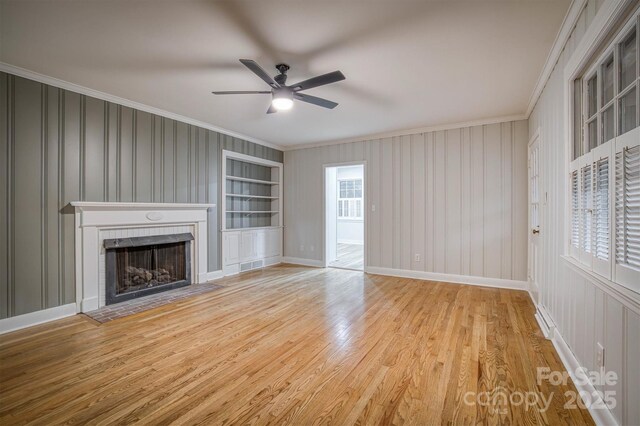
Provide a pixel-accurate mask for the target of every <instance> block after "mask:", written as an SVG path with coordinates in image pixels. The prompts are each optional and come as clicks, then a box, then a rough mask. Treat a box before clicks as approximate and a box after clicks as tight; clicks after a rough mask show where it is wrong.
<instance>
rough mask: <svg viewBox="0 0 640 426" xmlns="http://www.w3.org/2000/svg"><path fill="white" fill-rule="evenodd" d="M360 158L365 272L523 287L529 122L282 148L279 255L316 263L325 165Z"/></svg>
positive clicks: (319, 252)
mask: <svg viewBox="0 0 640 426" xmlns="http://www.w3.org/2000/svg"><path fill="white" fill-rule="evenodd" d="M363 160H364V161H366V163H367V166H366V169H365V173H366V175H365V187H366V195H367V216H366V219H367V220H366V224H365V226H366V230H365V232H367V241H366V247H365V250H366V253H367V265H366V266H373V267H382V268H393V269H404V270H412V271H423V272H437V273H446V274H455V275H470V276H478V277H487V278H501V279H510V280H520V281H524V280H526V273H527V121H526V120H521V121H513V122H507V123H499V124H490V125H485V126H474V127H466V128H461V129H452V130H444V131H437V132H427V133H418V134H413V135H407V136H399V137H393V138H385V139H376V140H367V141H362V142H351V143H344V144H337V145H329V146H320V147H315V148H303V149H297V150H292V151H287V152H286V153H285V167H284V176H285V177H284V184H285V185H284V188H285V190H284V213H285V217H286V227H285V230H284V254H285V256H289V257H295V258H303V259H308V260H322V257H323V253H324V238H323V235H322V198H323V195H322V173H323V172H322V168H323V164H335V163H339V162H348V161H363ZM372 205H375V206H376V210H375V211H371V206H372ZM416 254H418V255H419V256H420V260H418V261H416V257H415V255H416Z"/></svg>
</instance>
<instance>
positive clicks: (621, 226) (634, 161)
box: [615, 145, 640, 287]
mask: <svg viewBox="0 0 640 426" xmlns="http://www.w3.org/2000/svg"><path fill="white" fill-rule="evenodd" d="M615 190H616V204H615V211H616V241H615V244H616V247H615V250H616V264H617V265H620V266H623V267H625V268H628V269H631V270H635V271H640V146H638V145H637V146H634V147H632V148H626V149H624V150H622V151H620V152H618V153H617V154H616V189H615ZM625 284H626V283H625ZM628 284H631V283H628ZM636 286H639V287H640V283H636Z"/></svg>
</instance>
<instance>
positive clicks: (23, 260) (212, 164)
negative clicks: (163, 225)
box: [0, 73, 283, 319]
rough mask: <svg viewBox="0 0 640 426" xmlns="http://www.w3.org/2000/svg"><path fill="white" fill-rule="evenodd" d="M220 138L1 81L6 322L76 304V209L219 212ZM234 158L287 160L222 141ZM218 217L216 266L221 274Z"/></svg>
mask: <svg viewBox="0 0 640 426" xmlns="http://www.w3.org/2000/svg"><path fill="white" fill-rule="evenodd" d="M220 138H223V135H220V134H218V133H216V132H213V131H211V130H207V129H201V128H197V127H195V126H190V125H187V124H184V123H179V122H176V121H175V120H171V119H167V118H163V117H160V116H155V115H152V114H149V113H147V112H142V111H137V110H133V109H131V108H127V107H123V106H120V105H116V104H112V103H109V102H105V101H102V100H99V99H95V98H91V97H87V96H83V95H79V94H77V93H74V92H70V91H67V90H62V89H58V88H56V87H52V86H47V85H44V84H41V83H38V82H35V81H32V80H28V79H24V78H21V77H16V76H13V75H9V74H6V73H0V175H1V176H2V177H1V179H0V224H1V226H0V319H3V318H7V317H11V316H15V315H20V314H25V313H29V312H34V311H38V310H41V309H46V308H51V307H56V306H60V305H63V304H67V303H73V302H75V278H74V277H75V258H74V250H75V239H74V216H73V214H72V212H70V211H69V208H68V204H69V203H70V202H71V201H130V202H149V201H153V202H198V203H215V204H219V203H220V200H219V199H218V196H219V194H220V191H219V189H218V185H219V182H220V180H219V170H220V167H219V166H220V165H219V160H220V155H219V151H220V149H221V146H220V144H219V139H220ZM224 138H225V140H227V141H228V142H227V143H228V148H229V149H234V150H241V151H240V152H242V153H244V154H249V153H253V155H258V156H261V157H263V158H268V159H272V160H275V161H283V153H282V152H281V151H277V150H274V149H271V148H267V147H263V146H259V147H258V146H256V145H255V144H253V143H250V142H246V141H241V140H238V139H235V138H231V137H226V136H224ZM218 214H219V213H218V211H217V209H213V210H210V211H209V222H208V225H209V228H208V229H209V235H208V246H209V250H208V266H209V270H210V271H214V270H218V269H219V264H220V263H219V259H218V256H219V253H220V233H219V230H218V223H219V220H218Z"/></svg>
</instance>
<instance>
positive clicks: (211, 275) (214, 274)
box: [198, 269, 224, 283]
mask: <svg viewBox="0 0 640 426" xmlns="http://www.w3.org/2000/svg"><path fill="white" fill-rule="evenodd" d="M222 277H224V273H223V272H222V269H220V270H218V271H210V272H207V273H205V274H200V276H199V278H198V283H206V282H207V281H213V280H219V279H220V278H222Z"/></svg>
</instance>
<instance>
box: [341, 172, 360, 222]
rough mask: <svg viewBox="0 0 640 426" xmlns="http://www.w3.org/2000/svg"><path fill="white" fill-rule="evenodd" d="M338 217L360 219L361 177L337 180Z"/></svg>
mask: <svg viewBox="0 0 640 426" xmlns="http://www.w3.org/2000/svg"><path fill="white" fill-rule="evenodd" d="M338 218H340V219H362V179H344V180H339V181H338Z"/></svg>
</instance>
